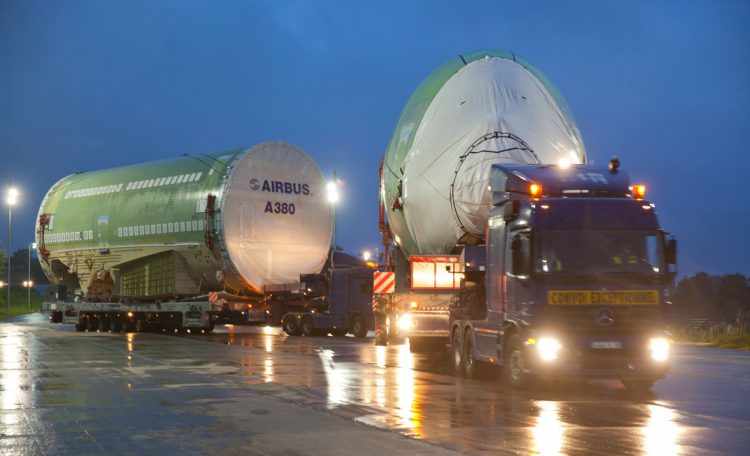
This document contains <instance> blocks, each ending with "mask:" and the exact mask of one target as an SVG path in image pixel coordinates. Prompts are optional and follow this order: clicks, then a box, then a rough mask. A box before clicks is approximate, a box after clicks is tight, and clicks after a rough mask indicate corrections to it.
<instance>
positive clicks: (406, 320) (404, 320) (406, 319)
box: [397, 313, 414, 331]
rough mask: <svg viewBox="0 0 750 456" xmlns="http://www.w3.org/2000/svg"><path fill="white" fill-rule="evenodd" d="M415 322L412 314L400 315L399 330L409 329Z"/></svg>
mask: <svg viewBox="0 0 750 456" xmlns="http://www.w3.org/2000/svg"><path fill="white" fill-rule="evenodd" d="M413 324H414V322H413V321H412V318H411V314H408V313H405V314H401V315H400V316H399V317H398V322H397V325H398V329H399V331H408V330H410V329H411V328H412V325H413Z"/></svg>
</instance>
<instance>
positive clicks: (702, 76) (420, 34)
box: [0, 0, 750, 274]
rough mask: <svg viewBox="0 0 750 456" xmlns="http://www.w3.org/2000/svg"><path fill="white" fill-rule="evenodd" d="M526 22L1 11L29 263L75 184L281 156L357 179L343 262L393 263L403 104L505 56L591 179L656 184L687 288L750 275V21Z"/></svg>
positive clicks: (719, 10) (676, 13)
mask: <svg viewBox="0 0 750 456" xmlns="http://www.w3.org/2000/svg"><path fill="white" fill-rule="evenodd" d="M529 3H530V2H500V1H497V0H495V1H487V2H469V1H466V2H456V1H445V2H437V1H434V2H433V1H429V2H428V1H424V2H416V1H415V2H412V1H397V2H382V1H377V2H345V1H331V2H322V1H294V2H285V1H267V2H262V1H237V2H234V1H221V2H216V1H199V2H197V1H187V0H179V1H154V0H150V1H121V2H114V1H90V2H79V1H72V0H69V1H58V2H54V1H27V0H23V1H22V0H18V1H12V0H0V157H1V158H2V168H1V169H0V186H2V187H6V186H7V185H9V184H11V183H13V184H15V185H17V186H18V187H19V188H20V189H21V191H22V197H21V204H20V206H19V207H17V208H16V209H15V211H14V224H13V230H14V242H13V248H14V249H17V248H22V247H25V246H26V245H27V244H28V243H29V242H31V240H32V237H33V224H34V218H35V216H36V213H37V210H38V207H39V204H40V201H41V199H42V197H43V195H44V193H45V192H46V191H47V189H48V188H49V187H50V186H51V185H52V184H53V183H54V182H55V181H56V180H58V179H59V178H61V177H63V176H65V175H67V174H70V173H73V172H76V171H86V170H95V169H102V168H109V167H114V166H118V165H125V164H132V163H138V162H142V161H148V160H156V159H161V158H170V157H176V156H179V155H181V154H183V153H209V152H216V151H221V150H224V149H229V148H234V147H239V146H252V145H254V144H256V143H258V142H261V141H265V140H271V139H279V140H285V141H288V142H291V143H293V144H295V145H298V146H300V147H302V148H303V149H304V150H305V151H307V152H308V153H309V154H310V155H311V156H312V157H313V158H314V159H315V160H316V161H317V162H318V164H319V165H320V167H321V168H322V170H323V171H324V172H325V173H326V174H330V173H332V172H333V171H334V170H335V171H336V173H337V174H338V175H339V176H341V177H342V178H343V179H344V181H345V190H344V193H345V197H344V200H343V202H342V205H341V206H340V208H339V209H338V211H337V215H338V219H337V229H336V234H337V240H338V243H339V244H340V245H342V246H344V247H345V248H347V249H349V250H352V251H355V252H358V251H360V250H361V249H363V248H374V247H377V246H378V243H379V236H378V232H377V170H378V163H379V161H380V159H381V157H382V154H383V152H384V150H385V148H386V145H387V143H388V141H389V140H390V137H391V134H392V131H393V128H394V127H395V125H396V122H397V120H398V116H399V114H400V112H401V109H402V108H403V106H404V105H405V103H406V100H407V98H408V97H409V95H410V94H411V92H412V91H413V90H414V89H415V88H416V86H417V85H418V84H419V83H420V81H421V80H422V79H423V78H425V77H426V76H427V75H428V74H429V73H430V72H431V71H432V70H434V69H435V68H436V67H438V66H439V65H441V64H443V63H444V62H445V61H447V60H448V59H451V58H453V57H455V56H456V55H458V54H461V53H466V52H470V51H474V50H478V49H492V48H497V49H506V50H510V51H512V52H515V53H517V54H519V55H521V56H523V57H524V58H525V59H526V60H528V61H529V62H531V63H532V64H533V65H535V66H536V67H537V68H539V69H540V70H541V71H543V72H544V73H545V74H546V75H547V76H548V77H549V79H550V80H551V81H552V82H553V83H554V84H555V85H556V86H557V87H558V89H559V90H560V91H561V92H562V94H563V96H564V97H565V98H566V99H567V101H568V104H569V105H570V107H571V109H572V112H573V115H574V117H575V119H576V120H577V122H578V126H579V128H580V130H581V133H582V135H583V139H584V143H585V145H586V149H587V151H588V154H589V159H590V160H593V161H594V162H596V163H600V164H604V163H605V162H606V161H607V160H608V159H609V158H610V156H612V155H615V154H616V155H618V156H619V157H620V159H621V161H622V163H623V168H625V169H627V170H628V171H629V172H630V174H631V175H632V176H633V177H634V178H636V179H638V180H642V181H645V182H646V183H647V184H648V185H649V188H650V195H649V198H650V199H652V200H653V201H654V202H655V203H656V206H657V210H658V213H659V215H660V218H661V222H662V225H663V226H664V228H665V229H666V230H668V231H670V232H672V233H674V234H675V235H676V237H677V238H678V240H679V241H680V272H681V273H694V272H697V271H701V270H705V271H707V272H711V273H732V272H741V273H744V274H748V273H750V263H748V261H747V256H748V254H750V241H749V240H748V230H750V210H749V209H748V196H747V195H748V188H747V187H748V186H747V185H746V184H747V182H748V181H749V180H750V179H749V178H750V149H748V147H747V141H748V139H747V137H748V134H749V133H750V2H747V1H705V2H699V1H679V2H678V1H675V2H643V3H641V4H636V3H631V2H601V1H594V2H570V3H567V2H566V4H565V5H562V4H560V3H562V2H549V3H546V4H542V3H544V2H533V5H531V4H529ZM538 3H539V4H538ZM0 214H1V215H2V216H1V217H0V239H2V242H3V245H5V244H6V242H7V238H6V234H5V228H4V226H5V223H7V221H6V218H5V217H6V216H7V212H6V211H3V212H2V213H0Z"/></svg>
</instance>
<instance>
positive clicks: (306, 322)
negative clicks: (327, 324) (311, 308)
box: [302, 317, 316, 337]
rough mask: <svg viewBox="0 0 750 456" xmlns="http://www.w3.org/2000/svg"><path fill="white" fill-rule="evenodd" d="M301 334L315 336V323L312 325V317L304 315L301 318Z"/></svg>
mask: <svg viewBox="0 0 750 456" xmlns="http://www.w3.org/2000/svg"><path fill="white" fill-rule="evenodd" d="M302 334H303V335H305V336H307V337H312V336H315V335H316V334H315V325H313V321H312V318H310V317H305V318H303V319H302Z"/></svg>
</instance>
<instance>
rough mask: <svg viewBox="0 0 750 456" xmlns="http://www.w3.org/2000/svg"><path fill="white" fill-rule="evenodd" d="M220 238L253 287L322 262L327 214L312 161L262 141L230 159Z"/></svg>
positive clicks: (290, 278) (280, 281)
mask: <svg viewBox="0 0 750 456" xmlns="http://www.w3.org/2000/svg"><path fill="white" fill-rule="evenodd" d="M222 216H223V228H224V241H225V246H226V250H227V252H228V254H229V258H230V260H231V262H232V264H233V265H234V267H235V269H236V270H237V272H238V273H239V274H240V275H242V277H243V278H244V279H245V281H246V282H247V283H248V284H249V285H250V286H251V287H252V288H255V289H256V290H258V291H262V290H264V289H267V288H274V287H276V286H279V285H292V284H296V283H298V282H299V275H300V274H310V273H318V272H320V271H321V269H322V268H323V265H324V264H325V261H326V258H327V256H328V251H329V247H330V242H331V231H332V215H331V208H330V206H329V205H328V204H327V203H326V199H325V183H324V179H323V176H322V174H321V172H320V169H318V166H317V165H316V164H315V162H313V161H312V159H310V157H308V156H307V155H306V154H305V153H304V152H302V151H301V150H300V149H298V148H296V147H294V146H291V145H289V144H286V143H282V142H268V143H263V144H259V145H257V146H255V147H253V148H252V149H250V150H249V151H248V152H247V153H246V154H245V155H243V156H242V157H241V158H240V159H239V160H238V161H237V162H236V163H235V165H234V167H233V169H232V171H231V174H230V176H229V182H228V186H227V190H226V194H225V195H224V203H223V208H222Z"/></svg>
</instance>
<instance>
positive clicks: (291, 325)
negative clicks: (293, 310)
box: [281, 315, 302, 336]
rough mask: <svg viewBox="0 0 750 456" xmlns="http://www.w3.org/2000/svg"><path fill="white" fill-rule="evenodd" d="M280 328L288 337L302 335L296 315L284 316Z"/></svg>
mask: <svg viewBox="0 0 750 456" xmlns="http://www.w3.org/2000/svg"><path fill="white" fill-rule="evenodd" d="M281 327H282V328H283V329H284V332H285V333H287V334H289V335H290V336H299V335H300V334H302V328H301V327H300V322H299V319H298V318H297V316H296V315H287V316H285V317H284V321H283V322H282V324H281Z"/></svg>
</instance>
